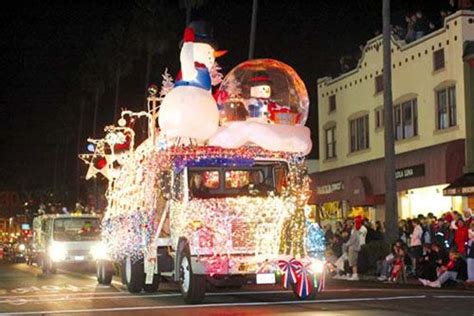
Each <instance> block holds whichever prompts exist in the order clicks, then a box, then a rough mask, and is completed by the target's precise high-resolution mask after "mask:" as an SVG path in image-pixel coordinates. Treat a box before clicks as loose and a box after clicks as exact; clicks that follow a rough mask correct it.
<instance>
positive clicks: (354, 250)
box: [345, 217, 362, 281]
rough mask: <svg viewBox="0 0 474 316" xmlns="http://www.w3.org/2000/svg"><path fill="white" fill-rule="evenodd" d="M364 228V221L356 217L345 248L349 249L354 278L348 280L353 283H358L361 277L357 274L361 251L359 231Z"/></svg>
mask: <svg viewBox="0 0 474 316" xmlns="http://www.w3.org/2000/svg"><path fill="white" fill-rule="evenodd" d="M361 227H362V219H361V218H360V217H356V218H355V219H354V227H353V228H352V231H351V237H350V238H349V240H348V241H347V243H346V244H345V248H346V249H347V260H348V261H349V266H350V267H351V269H352V276H351V277H349V278H348V280H351V281H358V280H359V275H358V274H357V260H358V258H359V251H360V246H361V245H360V241H361V240H360V239H361V237H360V233H359V230H360V228H361Z"/></svg>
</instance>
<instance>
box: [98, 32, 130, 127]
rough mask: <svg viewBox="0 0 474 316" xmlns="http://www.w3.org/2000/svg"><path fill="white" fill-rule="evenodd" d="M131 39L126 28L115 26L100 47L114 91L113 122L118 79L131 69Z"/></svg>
mask: <svg viewBox="0 0 474 316" xmlns="http://www.w3.org/2000/svg"><path fill="white" fill-rule="evenodd" d="M132 39H133V36H132V34H131V32H130V31H129V28H128V27H127V26H125V25H124V24H122V23H120V24H115V25H114V26H113V27H112V28H111V29H110V31H109V32H108V33H107V34H106V35H105V37H104V39H103V40H102V42H101V46H100V47H101V52H102V54H103V58H104V62H105V65H106V68H107V73H108V75H109V79H110V82H111V85H113V86H114V89H115V98H114V122H115V121H117V116H118V111H119V96H120V79H121V78H122V77H123V76H125V75H127V74H128V73H129V72H130V70H131V69H132V48H133V46H132Z"/></svg>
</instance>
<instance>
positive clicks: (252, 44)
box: [249, 0, 258, 59]
mask: <svg viewBox="0 0 474 316" xmlns="http://www.w3.org/2000/svg"><path fill="white" fill-rule="evenodd" d="M257 9H258V0H253V5H252V24H251V26H250V45H249V59H253V56H254V53H255V32H256V30H257Z"/></svg>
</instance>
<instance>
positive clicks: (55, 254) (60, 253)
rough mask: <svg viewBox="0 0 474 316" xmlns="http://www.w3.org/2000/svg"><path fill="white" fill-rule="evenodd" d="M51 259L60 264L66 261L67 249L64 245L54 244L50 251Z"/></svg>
mask: <svg viewBox="0 0 474 316" xmlns="http://www.w3.org/2000/svg"><path fill="white" fill-rule="evenodd" d="M48 254H49V258H50V259H51V260H52V261H53V262H58V261H62V260H64V259H66V254H67V252H66V247H64V245H62V244H58V243H53V244H51V246H50V247H49V250H48Z"/></svg>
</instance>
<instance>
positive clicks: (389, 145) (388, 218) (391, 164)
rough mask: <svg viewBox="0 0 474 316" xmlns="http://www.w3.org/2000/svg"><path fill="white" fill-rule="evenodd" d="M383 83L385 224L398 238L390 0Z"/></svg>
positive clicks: (385, 14)
mask: <svg viewBox="0 0 474 316" xmlns="http://www.w3.org/2000/svg"><path fill="white" fill-rule="evenodd" d="M382 11H383V83H384V90H383V95H384V112H385V116H384V123H385V133H384V134H385V135H384V138H385V224H386V233H387V240H388V241H390V242H393V241H395V240H397V239H398V209H397V183H396V179H395V141H394V135H393V108H392V60H391V59H392V58H391V49H392V48H391V29H390V0H383V9H382Z"/></svg>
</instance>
